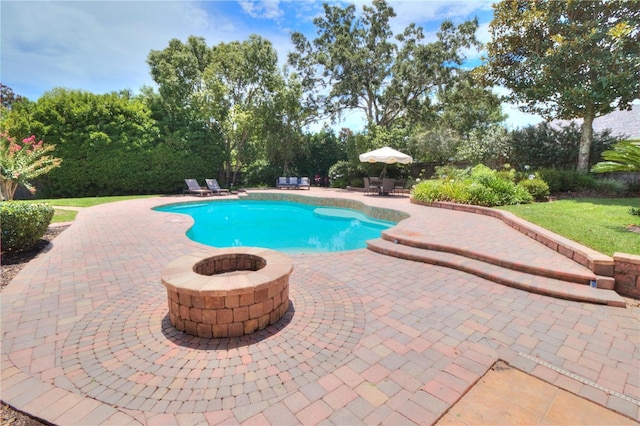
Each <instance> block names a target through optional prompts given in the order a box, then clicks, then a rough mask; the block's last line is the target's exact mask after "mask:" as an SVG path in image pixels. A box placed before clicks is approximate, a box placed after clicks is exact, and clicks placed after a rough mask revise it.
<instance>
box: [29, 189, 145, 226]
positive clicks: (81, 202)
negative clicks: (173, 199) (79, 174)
mask: <svg viewBox="0 0 640 426" xmlns="http://www.w3.org/2000/svg"><path fill="white" fill-rule="evenodd" d="M149 197H157V195H119V196H113V197H85V198H51V199H43V200H18V202H21V203H46V204H50V205H52V206H58V207H91V206H96V205H98V204H104V203H112V202H114V201H124V200H133V199H135V198H149ZM77 214H78V212H77V211H74V210H66V209H55V210H54V213H53V219H51V222H52V223H56V222H71V221H72V220H74V219H75V218H76V215H77Z"/></svg>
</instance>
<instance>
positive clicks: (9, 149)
mask: <svg viewBox="0 0 640 426" xmlns="http://www.w3.org/2000/svg"><path fill="white" fill-rule="evenodd" d="M54 149H55V145H47V146H44V145H43V144H42V141H38V142H36V137H35V136H31V137H29V138H26V139H23V140H22V142H16V141H15V139H14V138H12V137H10V136H9V135H7V134H6V133H0V199H3V200H13V194H15V192H16V189H17V188H18V185H22V186H24V187H25V188H27V189H28V190H29V191H31V193H34V192H35V188H34V187H33V185H31V183H30V182H29V180H30V179H33V178H36V177H38V176H41V175H44V174H46V173H48V172H49V171H51V170H52V169H54V168H56V167H59V166H60V163H61V162H62V160H60V159H59V158H55V157H51V156H49V155H46V154H48V153H49V152H51V151H53V150H54Z"/></svg>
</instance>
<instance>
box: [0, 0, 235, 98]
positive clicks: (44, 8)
mask: <svg viewBox="0 0 640 426" xmlns="http://www.w3.org/2000/svg"><path fill="white" fill-rule="evenodd" d="M1 18H2V34H1V37H2V58H1V59H2V79H3V81H2V82H3V84H7V85H8V86H10V87H12V88H13V89H14V91H15V92H16V93H18V94H21V95H24V96H27V97H29V98H31V99H34V98H37V97H39V96H40V95H41V94H42V92H43V91H44V90H49V89H51V88H53V87H58V86H62V87H68V88H74V89H75V88H78V89H84V90H88V91H92V92H107V91H112V90H120V89H133V90H137V89H138V88H139V87H140V86H142V85H143V84H148V83H150V82H151V78H150V77H149V72H148V66H147V64H146V58H147V55H148V54H149V52H150V50H152V49H163V48H164V47H166V46H167V45H168V42H169V40H170V39H171V38H179V39H181V40H185V39H186V38H187V37H188V36H189V35H192V34H193V35H202V36H205V37H207V36H208V37H207V38H209V37H210V38H213V39H215V38H218V39H221V37H220V32H221V31H225V32H226V35H228V33H231V32H233V31H234V25H233V23H232V22H231V21H227V20H224V19H218V18H215V17H211V16H208V14H207V12H206V11H205V10H203V9H202V8H200V7H199V6H198V5H196V4H195V3H190V2H173V1H158V2H156V1H148V2H147V1H131V2H105V1H83V2H46V3H45V2H3V4H2V17H1ZM208 41H209V42H210V40H208ZM119 82H122V84H125V82H126V85H121V84H119ZM34 100H35V99H34Z"/></svg>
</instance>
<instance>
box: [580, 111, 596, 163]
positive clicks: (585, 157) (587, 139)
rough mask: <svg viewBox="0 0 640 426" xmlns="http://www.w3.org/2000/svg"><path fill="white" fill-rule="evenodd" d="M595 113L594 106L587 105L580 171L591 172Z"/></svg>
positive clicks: (581, 141) (581, 144)
mask: <svg viewBox="0 0 640 426" xmlns="http://www.w3.org/2000/svg"><path fill="white" fill-rule="evenodd" d="M594 118H595V113H594V111H593V108H589V107H587V110H586V112H585V116H584V121H583V122H582V135H581V136H580V148H579V149H578V167H577V171H578V172H579V173H584V174H586V173H589V156H590V154H591V141H592V140H593V119H594Z"/></svg>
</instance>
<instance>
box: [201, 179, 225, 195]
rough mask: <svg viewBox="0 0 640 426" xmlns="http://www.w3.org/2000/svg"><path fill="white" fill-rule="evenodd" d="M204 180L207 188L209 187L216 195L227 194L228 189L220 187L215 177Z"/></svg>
mask: <svg viewBox="0 0 640 426" xmlns="http://www.w3.org/2000/svg"><path fill="white" fill-rule="evenodd" d="M205 181H206V182H207V188H209V189H210V190H211V192H212V193H214V194H218V195H229V190H228V189H224V188H220V185H218V181H217V180H216V179H205Z"/></svg>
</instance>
